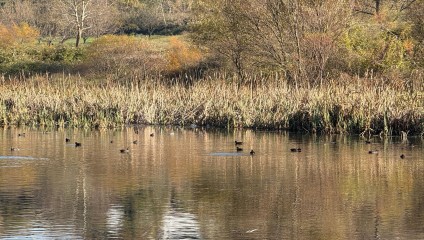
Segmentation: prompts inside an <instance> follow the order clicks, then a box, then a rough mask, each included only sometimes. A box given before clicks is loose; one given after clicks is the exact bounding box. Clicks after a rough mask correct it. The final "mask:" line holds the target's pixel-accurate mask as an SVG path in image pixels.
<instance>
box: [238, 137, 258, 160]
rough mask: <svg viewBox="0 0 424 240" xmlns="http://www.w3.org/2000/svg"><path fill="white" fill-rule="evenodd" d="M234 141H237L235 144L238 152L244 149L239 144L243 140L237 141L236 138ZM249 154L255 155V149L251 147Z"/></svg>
mask: <svg viewBox="0 0 424 240" xmlns="http://www.w3.org/2000/svg"><path fill="white" fill-rule="evenodd" d="M234 142H235V145H236V151H237V152H241V151H243V148H241V147H239V146H238V145H242V144H243V142H240V141H237V140H235V141H234ZM249 154H250V155H252V156H253V155H255V151H253V149H251V150H250V152H249Z"/></svg>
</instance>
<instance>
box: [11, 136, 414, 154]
mask: <svg viewBox="0 0 424 240" xmlns="http://www.w3.org/2000/svg"><path fill="white" fill-rule="evenodd" d="M136 133H137V134H138V131H136ZM18 137H25V133H19V134H18ZM150 137H154V133H151V134H150ZM65 142H67V143H70V142H71V139H69V138H65ZM110 143H113V141H112V140H111V141H110ZM132 143H133V144H137V143H138V140H134V141H133V142H132ZM234 143H235V146H236V151H237V152H242V151H243V148H242V147H240V146H241V145H243V142H242V141H237V140H235V141H234ZM332 143H333V144H335V142H332ZM365 143H366V144H371V141H369V140H366V141H365ZM74 144H75V147H81V146H82V144H81V143H80V142H75V143H74ZM129 149H130V148H129V147H127V148H123V149H120V150H119V152H120V153H129V151H130V150H129ZM17 150H19V148H16V147H11V148H10V151H17ZM290 151H291V152H302V149H301V148H290ZM368 153H369V154H378V150H369V151H368ZM249 154H250V155H252V156H253V155H255V151H254V150H253V149H251V150H250V152H249ZM405 157H406V156H405V154H401V155H400V158H402V159H404V158H405Z"/></svg>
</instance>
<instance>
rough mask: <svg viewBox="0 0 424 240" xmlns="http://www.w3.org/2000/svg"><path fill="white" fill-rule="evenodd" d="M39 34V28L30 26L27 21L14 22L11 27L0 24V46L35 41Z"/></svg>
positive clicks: (4, 46)
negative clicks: (17, 23)
mask: <svg viewBox="0 0 424 240" xmlns="http://www.w3.org/2000/svg"><path fill="white" fill-rule="evenodd" d="M38 36H39V32H38V30H37V29H35V28H33V27H31V26H29V25H28V24H27V23H21V24H19V25H16V24H14V25H12V26H11V27H8V26H5V25H3V24H0V48H8V47H12V46H14V45H17V44H23V43H25V44H28V43H33V42H34V41H35V40H36V38H37V37H38Z"/></svg>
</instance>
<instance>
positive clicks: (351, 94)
mask: <svg viewBox="0 0 424 240" xmlns="http://www.w3.org/2000/svg"><path fill="white" fill-rule="evenodd" d="M0 80H1V78H0ZM350 80H351V81H349V82H347V83H344V84H343V85H340V84H335V83H333V84H329V85H328V86H323V87H311V88H294V87H291V86H289V85H287V84H286V82H285V81H273V80H268V81H256V82H255V84H245V85H243V84H237V83H234V82H232V81H231V80H224V78H223V77H219V76H215V77H211V78H207V79H205V80H202V81H198V82H196V83H194V84H193V85H191V86H183V85H179V84H173V85H172V86H170V85H169V84H168V85H167V84H160V83H157V82H154V83H152V82H145V83H140V84H135V83H130V82H126V83H122V82H121V83H117V82H115V81H107V80H105V81H104V82H102V83H101V84H100V83H93V82H90V81H87V80H86V79H81V78H77V77H70V76H54V77H51V76H50V77H48V76H34V77H32V78H30V79H26V80H24V81H19V80H13V79H12V80H6V79H5V78H3V79H2V81H1V83H0V93H1V94H0V124H1V125H28V126H53V125H58V126H69V127H99V128H103V127H115V126H122V125H125V124H177V125H189V124H192V123H195V124H199V125H211V126H219V127H249V128H250V127H252V128H267V129H288V130H295V131H309V132H326V133H370V134H388V135H397V134H400V133H401V131H404V132H409V134H410V135H412V134H414V135H417V134H423V133H424V91H423V89H424V88H423V86H422V85H421V86H416V87H415V90H413V91H412V90H411V89H409V90H408V89H403V88H399V87H396V86H394V85H393V86H392V85H390V84H384V86H385V87H384V88H383V87H379V86H378V84H372V85H371V84H368V80H369V79H368V80H367V79H356V80H355V79H350ZM374 82H375V81H374ZM421 84H422V83H421Z"/></svg>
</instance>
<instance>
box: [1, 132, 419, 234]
mask: <svg viewBox="0 0 424 240" xmlns="http://www.w3.org/2000/svg"><path fill="white" fill-rule="evenodd" d="M23 133H25V134H23ZM152 133H153V136H150V135H151V134H152ZM65 138H69V139H70V142H65ZM235 140H238V141H243V144H242V145H239V146H240V147H242V148H243V151H236V146H235V142H234V141H235ZM76 141H77V142H81V146H80V147H75V143H74V142H76ZM133 141H137V143H136V144H135V143H133ZM127 147H128V151H124V153H121V151H120V149H126V148H127ZM11 148H14V151H11ZM291 148H301V152H292V151H291V150H290V149H291ZM251 149H254V151H255V153H256V154H255V155H253V156H251V155H250V154H249V151H250V150H251ZM370 150H377V151H378V153H376V154H369V153H368V152H369V151H370ZM401 154H403V155H404V156H405V158H403V159H402V158H400V155H401ZM423 156H424V143H423V140H422V139H421V138H412V137H411V138H409V139H408V140H406V141H401V140H400V139H399V138H379V137H377V136H375V137H373V138H372V139H371V144H367V143H366V142H365V139H362V138H360V137H359V136H315V135H296V134H292V133H284V132H261V131H253V130H230V131H228V130H216V129H208V130H202V129H189V128H187V129H183V128H171V127H138V128H125V129H122V130H114V131H112V130H101V131H84V130H76V129H58V130H50V131H47V132H46V131H42V130H34V129H25V128H20V129H15V128H2V129H1V130H0V238H1V239H59V238H60V239H424V157H423Z"/></svg>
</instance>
